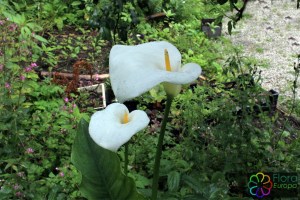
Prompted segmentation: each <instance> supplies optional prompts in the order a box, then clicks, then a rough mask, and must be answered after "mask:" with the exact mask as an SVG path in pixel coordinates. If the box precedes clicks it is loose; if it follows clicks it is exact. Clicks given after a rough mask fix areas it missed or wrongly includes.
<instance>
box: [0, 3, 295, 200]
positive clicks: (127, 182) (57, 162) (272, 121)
mask: <svg viewBox="0 0 300 200" xmlns="http://www.w3.org/2000/svg"><path fill="white" fill-rule="evenodd" d="M297 2H298V1H297ZM247 3H248V1H247V0H246V1H244V0H212V1H207V0H185V1H176V0H113V1H97V0H67V1H56V0H55V1H49V0H39V1H36V0H22V1H10V0H0V199H3V200H6V199H26V200H27V199H38V200H39V199H41V200H42V199H55V200H56V199H89V200H93V199H95V200H96V199H97V200H98V199H113V200H115V199H118V200H126V199H128V200H136V199H152V200H156V199H168V200H171V199H174V200H175V199H212V200H214V199H215V200H220V199H228V200H229V199H255V198H257V197H259V198H262V199H264V198H266V199H267V198H268V196H270V195H271V196H270V197H271V198H273V199H298V198H300V192H299V188H300V186H299V176H298V174H299V169H300V155H299V152H300V141H299V133H300V125H299V120H298V121H297V119H298V118H297V117H299V99H298V97H299V94H297V90H296V88H297V87H299V81H298V80H299V74H300V64H299V62H298V63H295V64H294V71H293V77H294V80H293V82H292V83H291V91H292V94H293V95H292V96H291V97H290V98H289V99H286V100H285V102H288V104H287V105H282V106H285V108H286V112H282V111H280V110H279V109H277V108H276V106H278V105H279V104H280V99H279V100H278V93H276V91H266V90H265V89H264V88H262V87H261V83H262V81H263V78H262V77H261V70H262V69H263V68H261V67H260V65H262V64H264V63H262V62H261V61H259V60H256V59H254V58H252V57H250V56H247V52H244V51H243V49H242V48H241V47H239V46H235V45H233V44H232V43H231V42H230V40H228V39H226V38H224V37H222V36H221V37H217V38H208V37H207V36H206V35H205V33H203V32H202V31H201V27H200V25H201V19H204V18H214V19H216V20H217V21H216V24H217V22H222V21H223V19H224V18H225V17H228V18H229V20H228V24H227V27H228V30H225V31H226V32H228V34H231V33H232V34H233V35H232V37H234V33H233V30H234V28H235V25H236V24H237V23H239V21H240V20H241V19H242V18H243V16H244V10H245V9H246V8H247ZM296 6H297V5H296V4H295V7H296ZM244 20H247V19H244ZM211 28H214V24H212V25H211ZM249 31H251V30H249ZM78 63H81V64H82V63H83V64H84V65H85V66H88V67H87V68H88V70H87V69H85V68H83V67H78V68H77V66H79V64H78ZM74 71H76V74H74ZM87 71H88V73H87ZM90 73H91V76H90ZM102 73H104V74H107V73H109V78H107V79H102V78H98V75H97V74H102ZM61 74H67V75H66V76H59V75H61ZM79 75H82V76H79ZM80 77H85V78H80ZM99 77H101V76H100V75H99ZM59 78H61V79H59ZM99 83H105V85H106V88H107V90H106V91H103V92H105V93H106V94H107V95H108V94H110V98H109V99H105V98H106V97H105V96H99V97H97V98H96V99H94V96H92V95H89V93H82V92H80V91H78V88H77V87H79V86H86V85H92V84H99ZM70 87H71V89H70ZM110 89H111V91H110ZM279 95H280V94H279ZM103 98H104V99H103ZM98 100H99V101H100V100H101V101H103V100H106V101H107V103H108V105H107V107H106V108H101V109H100V110H99V109H98V108H97V109H98V110H96V109H95V107H98V106H93V104H92V103H91V102H95V101H98ZM97 105H98V104H97ZM264 173H265V174H266V173H273V174H276V173H285V174H292V175H295V174H296V175H297V177H298V179H297V180H298V182H297V183H295V185H293V187H294V186H295V187H296V188H292V189H290V190H286V189H284V188H283V189H278V190H276V189H274V187H275V182H274V183H272V184H270V181H269V182H268V185H267V186H266V187H265V189H263V187H260V186H258V185H256V184H257V183H256V182H255V180H256V179H257V180H259V178H260V176H261V175H264ZM251 175H252V176H251ZM249 177H252V178H249ZM253 177H254V178H253ZM266 177H267V176H266ZM255 178H256V179H255ZM270 179H272V177H271V178H270ZM261 182H263V181H261ZM253 184H254V186H253ZM270 185H271V186H270ZM270 187H272V188H271V189H270Z"/></svg>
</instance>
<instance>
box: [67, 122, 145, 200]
mask: <svg viewBox="0 0 300 200" xmlns="http://www.w3.org/2000/svg"><path fill="white" fill-rule="evenodd" d="M71 160H72V162H73V163H74V165H75V166H76V168H77V169H78V170H79V171H80V172H81V174H82V182H81V185H80V190H81V192H82V193H83V195H84V196H85V197H86V198H88V199H89V200H94V199H95V200H99V199H111V200H116V199H128V200H131V199H132V200H135V199H145V198H144V197H143V196H142V195H140V194H139V193H137V191H136V187H135V183H134V181H133V180H132V179H131V178H129V177H127V176H125V175H124V174H123V173H122V172H121V167H120V160H119V157H118V155H117V153H115V152H112V151H109V150H106V149H104V148H102V147H100V146H98V145H97V144H96V143H95V142H94V141H93V140H92V139H91V137H90V135H89V133H88V123H87V122H86V121H85V120H83V119H82V120H81V121H80V124H79V127H78V131H77V135H76V138H75V141H74V144H73V149H72V155H71Z"/></svg>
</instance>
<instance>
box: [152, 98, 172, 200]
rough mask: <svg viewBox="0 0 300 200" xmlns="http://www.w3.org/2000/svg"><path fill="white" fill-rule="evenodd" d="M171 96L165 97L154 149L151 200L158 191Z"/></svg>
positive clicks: (154, 199) (154, 198)
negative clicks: (162, 116)
mask: <svg viewBox="0 0 300 200" xmlns="http://www.w3.org/2000/svg"><path fill="white" fill-rule="evenodd" d="M172 100H173V96H169V95H168V96H167V103H166V107H165V113H164V118H163V121H162V124H161V128H160V134H159V138H158V142H157V147H156V155H155V162H154V168H153V182H152V200H156V199H157V191H158V178H159V167H160V159H161V154H162V145H163V141H164V136H165V131H166V125H167V121H168V116H169V113H170V109H171V104H172Z"/></svg>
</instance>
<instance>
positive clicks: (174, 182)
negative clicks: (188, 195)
mask: <svg viewBox="0 0 300 200" xmlns="http://www.w3.org/2000/svg"><path fill="white" fill-rule="evenodd" d="M179 182H180V174H179V173H178V172H176V171H172V172H170V173H169V174H168V188H169V190H170V191H172V192H173V191H177V190H178V188H179Z"/></svg>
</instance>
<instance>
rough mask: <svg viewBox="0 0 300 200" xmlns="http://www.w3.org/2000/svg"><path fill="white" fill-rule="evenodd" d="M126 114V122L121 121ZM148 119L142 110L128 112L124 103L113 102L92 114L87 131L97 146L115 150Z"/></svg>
mask: <svg viewBox="0 0 300 200" xmlns="http://www.w3.org/2000/svg"><path fill="white" fill-rule="evenodd" d="M126 114H128V122H127V123H123V120H124V116H125V115H126ZM149 121H150V120H149V118H148V116H147V114H146V113H145V112H144V111H141V110H135V111H132V112H131V113H129V111H128V109H127V107H126V106H125V105H124V104H120V103H113V104H110V105H108V106H107V107H106V108H105V109H104V110H102V111H98V112H95V113H94V114H93V115H92V117H91V121H90V124H89V133H90V136H91V138H92V139H93V140H94V142H95V143H97V144H98V145H99V146H101V147H103V148H105V149H108V150H111V151H117V150H118V149H119V148H120V146H122V145H123V144H125V143H126V142H128V141H129V140H130V138H131V137H132V136H133V135H134V134H136V133H137V132H138V131H140V130H142V129H144V128H145V127H146V126H147V125H148V124H149Z"/></svg>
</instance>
